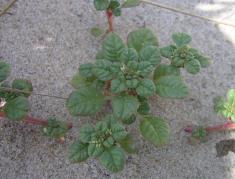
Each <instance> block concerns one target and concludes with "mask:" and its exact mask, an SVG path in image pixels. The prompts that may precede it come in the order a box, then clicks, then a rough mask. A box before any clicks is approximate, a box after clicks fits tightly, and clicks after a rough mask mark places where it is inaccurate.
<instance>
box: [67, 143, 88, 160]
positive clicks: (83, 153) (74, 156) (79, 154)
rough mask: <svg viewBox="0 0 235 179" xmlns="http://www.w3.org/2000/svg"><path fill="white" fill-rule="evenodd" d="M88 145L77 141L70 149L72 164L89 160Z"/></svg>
mask: <svg viewBox="0 0 235 179" xmlns="http://www.w3.org/2000/svg"><path fill="white" fill-rule="evenodd" d="M88 157H89V156H88V144H85V143H82V142H80V141H77V142H75V143H73V144H72V145H71V146H70V147H69V160H70V161H72V162H74V163H75V162H82V161H84V160H86V159H88Z"/></svg>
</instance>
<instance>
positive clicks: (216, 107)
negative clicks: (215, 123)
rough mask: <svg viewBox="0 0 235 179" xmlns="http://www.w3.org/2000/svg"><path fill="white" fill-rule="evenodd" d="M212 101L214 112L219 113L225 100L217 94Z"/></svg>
mask: <svg viewBox="0 0 235 179" xmlns="http://www.w3.org/2000/svg"><path fill="white" fill-rule="evenodd" d="M213 102H214V110H215V112H217V113H221V112H223V111H224V110H225V107H224V103H225V101H224V99H223V97H221V96H217V97H215V98H214V99H213Z"/></svg>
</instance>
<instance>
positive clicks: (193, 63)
mask: <svg viewBox="0 0 235 179" xmlns="http://www.w3.org/2000/svg"><path fill="white" fill-rule="evenodd" d="M185 68H186V70H187V71H188V72H189V73H191V74H193V75H195V74H197V73H198V72H199V71H200V68H201V66H200V63H199V61H198V60H196V59H194V60H190V61H188V62H187V63H186V64H185Z"/></svg>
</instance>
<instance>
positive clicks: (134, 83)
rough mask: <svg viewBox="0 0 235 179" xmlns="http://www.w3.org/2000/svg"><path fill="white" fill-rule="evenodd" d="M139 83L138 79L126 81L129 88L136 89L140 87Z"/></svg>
mask: <svg viewBox="0 0 235 179" xmlns="http://www.w3.org/2000/svg"><path fill="white" fill-rule="evenodd" d="M138 84H139V81H138V80H137V79H131V80H126V86H127V88H130V89H134V88H136V87H137V86H138Z"/></svg>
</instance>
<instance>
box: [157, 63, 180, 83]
mask: <svg viewBox="0 0 235 179" xmlns="http://www.w3.org/2000/svg"><path fill="white" fill-rule="evenodd" d="M168 75H173V76H180V69H179V68H176V67H175V66H172V65H165V64H160V65H159V66H158V67H157V68H156V69H155V71H154V75H153V79H154V81H157V80H159V79H160V78H161V77H163V76H168Z"/></svg>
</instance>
